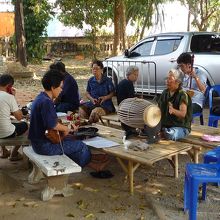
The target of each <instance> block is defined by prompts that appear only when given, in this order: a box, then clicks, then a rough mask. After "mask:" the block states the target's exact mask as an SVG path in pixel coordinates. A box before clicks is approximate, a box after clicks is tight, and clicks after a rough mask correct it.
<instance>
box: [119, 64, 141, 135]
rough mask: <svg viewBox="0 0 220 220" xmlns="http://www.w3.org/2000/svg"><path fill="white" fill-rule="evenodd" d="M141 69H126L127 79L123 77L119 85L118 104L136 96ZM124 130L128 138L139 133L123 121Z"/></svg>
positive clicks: (133, 67) (132, 67)
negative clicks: (135, 86) (135, 85)
mask: <svg viewBox="0 0 220 220" xmlns="http://www.w3.org/2000/svg"><path fill="white" fill-rule="evenodd" d="M138 74H139V69H138V67H136V66H129V67H128V68H127V70H126V77H127V78H126V79H123V80H122V81H121V82H120V83H119V84H118V86H117V92H116V94H117V101H118V105H119V104H120V103H121V102H122V101H123V100H124V99H127V98H134V97H135V91H134V82H136V81H137V78H138ZM121 126H122V128H123V130H125V136H126V138H128V137H130V136H133V135H138V134H137V132H136V129H135V128H131V127H129V126H128V125H126V124H124V123H121Z"/></svg>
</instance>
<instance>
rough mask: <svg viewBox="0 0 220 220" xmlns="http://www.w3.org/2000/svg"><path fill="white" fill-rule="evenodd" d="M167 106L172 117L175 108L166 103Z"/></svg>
mask: <svg viewBox="0 0 220 220" xmlns="http://www.w3.org/2000/svg"><path fill="white" fill-rule="evenodd" d="M168 105H169V113H170V114H171V115H172V114H174V111H175V108H174V107H173V104H172V103H171V102H168Z"/></svg>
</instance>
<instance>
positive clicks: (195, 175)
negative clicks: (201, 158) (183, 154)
mask: <svg viewBox="0 0 220 220" xmlns="http://www.w3.org/2000/svg"><path fill="white" fill-rule="evenodd" d="M218 182H220V164H191V163H188V164H187V165H186V171H185V183H184V211H187V210H189V220H196V211H197V200H198V192H199V186H200V185H201V184H203V188H202V199H203V200H205V198H206V184H207V183H218Z"/></svg>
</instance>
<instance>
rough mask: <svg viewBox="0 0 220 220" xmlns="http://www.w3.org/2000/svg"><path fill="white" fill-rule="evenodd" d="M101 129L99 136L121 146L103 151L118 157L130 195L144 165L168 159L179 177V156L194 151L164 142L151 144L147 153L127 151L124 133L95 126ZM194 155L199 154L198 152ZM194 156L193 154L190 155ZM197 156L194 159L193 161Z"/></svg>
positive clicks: (190, 147) (175, 174) (179, 144)
mask: <svg viewBox="0 0 220 220" xmlns="http://www.w3.org/2000/svg"><path fill="white" fill-rule="evenodd" d="M95 127H97V128H98V129H99V134H100V136H102V137H105V138H107V139H109V140H112V141H115V142H117V143H119V144H120V146H117V147H112V148H103V149H102V150H103V151H104V152H105V153H107V154H110V155H113V156H115V157H116V159H117V161H118V162H119V164H120V165H121V167H122V169H123V170H124V171H125V173H126V174H127V175H128V177H129V185H130V193H131V194H132V193H133V191H134V186H133V181H134V172H135V171H136V170H137V168H138V167H139V166H140V165H141V164H142V165H146V166H153V164H154V163H156V162H157V161H160V160H163V159H167V160H168V161H169V163H170V164H171V165H172V167H173V169H174V176H175V177H176V178H177V177H178V167H179V163H178V155H179V154H181V153H189V151H190V150H192V149H193V145H192V144H189V143H181V142H174V141H167V140H163V141H160V142H159V143H155V144H151V145H150V148H149V149H147V150H145V151H135V150H133V149H128V150H125V148H124V145H123V143H122V136H123V133H124V132H123V131H122V130H119V129H115V128H111V127H106V126H102V125H95ZM194 153H196V154H197V151H195V152H194ZM189 155H190V156H192V155H191V154H189ZM196 158H197V156H194V157H193V160H194V161H195V159H196Z"/></svg>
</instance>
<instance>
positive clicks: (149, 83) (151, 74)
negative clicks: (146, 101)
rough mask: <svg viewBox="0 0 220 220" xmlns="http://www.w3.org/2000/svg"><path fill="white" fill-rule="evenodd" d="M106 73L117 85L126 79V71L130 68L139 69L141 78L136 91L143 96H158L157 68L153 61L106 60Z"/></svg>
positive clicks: (136, 85)
mask: <svg viewBox="0 0 220 220" xmlns="http://www.w3.org/2000/svg"><path fill="white" fill-rule="evenodd" d="M103 64H104V71H105V73H106V74H107V76H109V77H112V81H113V82H114V84H115V85H116V86H117V84H118V83H119V82H120V81H121V80H122V79H125V78H126V69H127V68H128V67H129V66H137V67H138V68H139V76H138V79H137V81H136V82H135V84H134V86H135V91H136V92H137V93H141V94H142V95H143V96H144V95H147V96H152V95H156V94H157V68H156V63H155V62H153V61H143V60H135V61H130V60H123V61H122V60H105V61H104V62H103Z"/></svg>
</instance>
